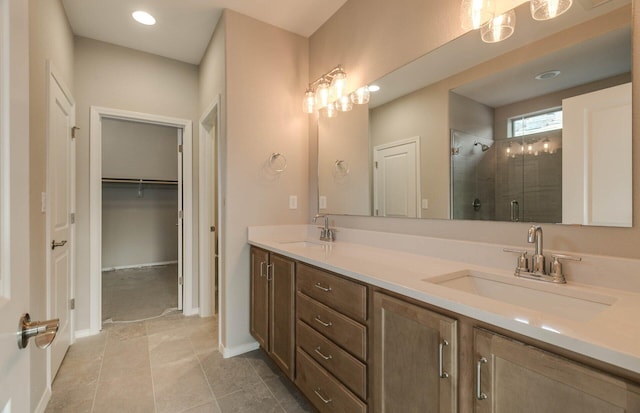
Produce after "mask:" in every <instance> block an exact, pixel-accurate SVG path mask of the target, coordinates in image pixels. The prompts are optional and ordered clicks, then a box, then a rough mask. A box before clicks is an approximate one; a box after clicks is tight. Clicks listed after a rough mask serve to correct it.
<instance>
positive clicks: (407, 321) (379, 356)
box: [372, 292, 515, 413]
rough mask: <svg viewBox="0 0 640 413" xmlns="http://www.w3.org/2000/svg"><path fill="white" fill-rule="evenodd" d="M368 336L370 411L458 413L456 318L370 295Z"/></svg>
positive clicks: (375, 293)
mask: <svg viewBox="0 0 640 413" xmlns="http://www.w3.org/2000/svg"><path fill="white" fill-rule="evenodd" d="M372 335H373V337H372V343H373V344H372V346H373V361H372V364H373V369H374V370H373V394H372V399H373V411H374V412H380V413H382V412H387V413H391V412H439V413H448V412H451V413H453V412H456V411H457V381H458V366H457V352H458V346H457V322H456V320H454V319H451V318H449V317H446V316H443V315H441V314H438V313H435V312H433V311H430V310H428V309H426V308H422V307H419V306H417V305H413V304H411V303H408V302H406V301H403V300H400V299H397V298H393V297H390V296H388V295H386V294H383V293H380V292H374V293H373V315H372ZM514 411H515V410H514Z"/></svg>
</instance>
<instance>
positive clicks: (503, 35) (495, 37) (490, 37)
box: [480, 10, 516, 43]
mask: <svg viewBox="0 0 640 413" xmlns="http://www.w3.org/2000/svg"><path fill="white" fill-rule="evenodd" d="M515 30H516V12H515V10H509V11H508V12H506V13H505V14H501V15H500V16H497V17H495V18H493V19H492V20H490V21H489V23H487V24H485V25H484V26H482V29H481V31H480V33H481V36H482V41H483V42H485V43H496V42H501V41H503V40H505V39H508V38H509V37H511V35H512V34H513V32H514V31H515Z"/></svg>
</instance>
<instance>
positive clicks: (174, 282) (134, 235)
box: [89, 107, 197, 332]
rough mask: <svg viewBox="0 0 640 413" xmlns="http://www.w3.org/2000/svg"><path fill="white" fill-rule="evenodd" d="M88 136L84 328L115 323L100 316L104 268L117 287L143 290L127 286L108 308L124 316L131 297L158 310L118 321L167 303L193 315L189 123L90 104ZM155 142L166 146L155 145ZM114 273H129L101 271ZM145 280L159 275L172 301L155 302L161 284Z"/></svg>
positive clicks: (121, 316)
mask: <svg viewBox="0 0 640 413" xmlns="http://www.w3.org/2000/svg"><path fill="white" fill-rule="evenodd" d="M161 136H163V137H161ZM90 137H91V145H90V179H89V181H90V242H91V245H90V251H91V252H90V262H91V264H90V265H91V276H90V280H91V284H90V290H91V296H90V300H91V330H93V331H96V332H97V331H99V330H101V329H102V323H103V321H104V320H109V319H112V320H115V319H114V318H113V315H110V314H103V310H109V311H114V308H112V307H105V306H103V271H104V273H105V277H106V276H109V278H111V280H110V281H113V283H115V284H118V283H119V282H122V283H123V284H122V285H120V287H123V289H124V290H127V287H131V289H135V288H136V286H135V284H142V290H143V292H141V294H143V295H136V294H135V291H134V292H132V291H127V293H129V295H128V296H125V297H121V298H120V299H116V301H117V302H116V303H115V310H117V311H120V310H124V313H126V310H127V306H129V304H132V301H135V300H138V301H141V302H142V303H143V304H144V302H145V301H146V302H147V303H153V305H156V304H160V306H162V307H163V309H161V311H160V314H150V313H145V312H139V313H138V315H135V314H133V315H131V314H129V315H127V314H125V315H122V314H118V315H116V317H120V318H122V321H131V320H133V319H141V318H149V317H153V316H159V315H161V314H162V312H163V311H164V310H167V309H172V308H173V309H182V310H183V312H184V313H185V314H187V315H190V314H193V313H194V311H197V309H195V310H194V308H193V300H192V296H193V291H192V289H193V283H192V279H191V278H192V268H193V263H192V257H193V254H192V242H191V238H192V233H193V232H192V206H191V199H192V174H191V168H192V163H191V157H192V148H191V139H192V127H191V121H189V120H186V119H177V118H169V117H165V116H159V115H151V114H144V113H137V112H129V111H123V110H118V109H108V108H100V107H91V132H90ZM162 140H164V141H166V142H167V143H166V145H156V143H159V141H162ZM135 145H138V146H142V147H143V148H142V149H140V148H138V149H135V148H134V146H135ZM163 153H164V155H163ZM169 158H171V160H169ZM183 163H184V165H183ZM183 257H184V260H183ZM155 267H157V268H155ZM109 270H111V271H109ZM121 270H127V271H128V272H129V274H124V273H120V274H118V275H119V276H120V277H119V278H120V279H118V277H117V276H116V277H111V276H112V275H114V274H113V273H112V274H107V272H116V271H121ZM156 270H157V271H156ZM154 272H156V274H152V273H154ZM159 273H161V274H159ZM150 278H163V279H164V281H163V282H161V283H160V284H162V283H164V284H165V285H166V288H165V289H164V290H162V291H166V292H167V294H165V293H164V292H163V293H162V294H163V295H165V298H166V301H167V303H169V302H171V304H166V303H165V304H162V303H159V302H160V300H159V298H160V295H157V294H160V293H159V290H158V289H162V287H161V286H159V285H158V286H157V289H154V290H152V289H150V288H149V285H148V284H146V283H147V282H149V279H150ZM134 281H138V282H137V283H136V282H134ZM154 288H156V287H154ZM105 301H107V299H106V298H105ZM104 304H105V305H107V306H110V305H111V306H114V303H113V301H110V302H105V303H104ZM166 305H171V306H169V307H166V308H164V307H165V306H166ZM147 310H149V309H147ZM151 310H152V311H153V312H154V313H155V312H158V310H157V309H151ZM144 311H146V310H144Z"/></svg>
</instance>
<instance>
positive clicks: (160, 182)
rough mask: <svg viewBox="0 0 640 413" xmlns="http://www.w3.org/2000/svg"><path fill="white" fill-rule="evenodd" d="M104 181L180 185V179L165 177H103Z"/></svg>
mask: <svg viewBox="0 0 640 413" xmlns="http://www.w3.org/2000/svg"><path fill="white" fill-rule="evenodd" d="M102 182H109V183H122V184H157V185H178V181H169V180H163V179H134V178H102Z"/></svg>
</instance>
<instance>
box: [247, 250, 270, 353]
mask: <svg viewBox="0 0 640 413" xmlns="http://www.w3.org/2000/svg"><path fill="white" fill-rule="evenodd" d="M267 265H269V253H268V252H267V251H264V250H261V249H259V248H255V247H251V315H250V320H249V330H250V332H251V335H252V336H253V337H254V338H255V339H256V340H257V341H258V343H260V346H261V347H262V348H264V349H265V350H267V351H268V350H269V348H268V347H267V346H268V339H269V288H268V287H269V281H268V280H267Z"/></svg>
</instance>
